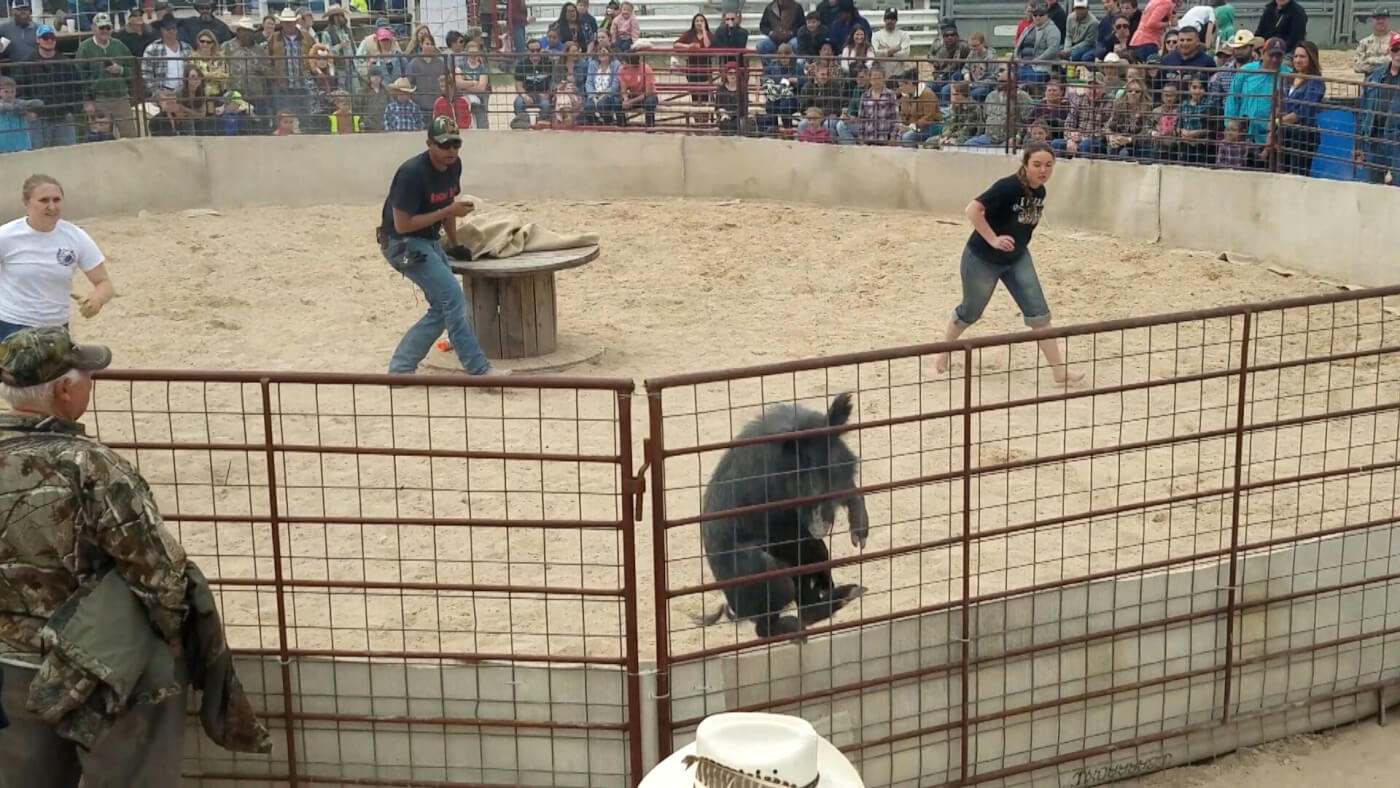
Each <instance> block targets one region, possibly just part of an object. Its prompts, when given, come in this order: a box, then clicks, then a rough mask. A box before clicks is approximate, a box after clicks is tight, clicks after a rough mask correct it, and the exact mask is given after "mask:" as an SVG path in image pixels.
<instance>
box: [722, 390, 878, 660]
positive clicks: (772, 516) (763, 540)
mask: <svg viewBox="0 0 1400 788" xmlns="http://www.w3.org/2000/svg"><path fill="white" fill-rule="evenodd" d="M850 415H851V395H850V394H849V393H843V394H840V395H838V396H837V397H836V398H835V399H834V400H832V401H831V408H830V410H828V411H827V412H826V413H824V414H823V413H818V412H816V411H813V410H809V409H807V408H802V407H799V406H796V405H779V406H776V407H773V408H770V409H768V410H767V411H765V412H764V413H763V415H761V416H759V417H758V418H757V419H755V420H754V421H752V422H750V423H749V424H748V425H747V426H745V427H744V429H743V431H742V432H740V433H739V438H740V439H743V438H756V437H760V436H763V435H778V434H782V433H789V432H799V431H803V430H812V429H820V428H822V427H827V426H832V427H835V426H839V425H841V424H845V423H846V421H847V419H849V418H850ZM859 462H860V458H859V457H857V456H856V454H855V452H853V451H851V450H850V449H849V448H848V447H847V446H846V444H845V442H844V441H842V440H841V436H840V435H834V434H828V435H816V436H810V437H804V438H797V439H788V440H783V441H769V442H765V443H754V444H749V445H745V446H737V447H733V448H730V449H729V450H728V451H726V452H725V453H724V456H722V457H721V458H720V461H719V464H718V465H716V466H715V471H714V474H713V475H711V477H710V483H709V486H708V487H707V488H706V490H705V500H704V507H703V509H704V511H705V512H706V513H710V512H721V511H725V510H727V509H735V508H740V507H747V506H754V505H756V504H764V503H771V502H774V501H783V500H791V499H794V498H807V497H810V496H814V495H822V494H825V493H833V492H838V491H841V490H854V489H855V488H856V481H855V476H856V467H857V464H858V463H859ZM838 504H839V505H841V506H844V507H845V508H846V516H847V519H848V520H849V521H850V525H851V543H852V544H854V545H856V546H858V547H864V546H865V540H866V537H867V536H868V535H869V533H870V520H869V517H868V516H867V515H866V511H865V499H864V497H862V496H861V495H858V494H856V495H851V496H850V497H847V498H838V499H832V500H827V501H822V502H819V503H816V504H807V505H799V506H792V507H785V508H779V509H769V510H766V511H760V512H752V513H747V514H737V515H734V516H732V517H727V518H724V519H719V520H707V521H705V522H703V523H702V524H701V536H702V539H703V541H704V545H705V557H706V558H707V559H708V560H709V564H710V571H711V572H712V573H714V576H715V579H716V580H719V581H721V582H722V581H725V580H731V579H734V578H739V577H743V576H745V575H753V574H758V573H760V572H767V571H771V570H774V569H787V568H791V567H795V566H804V565H808V564H819V563H823V562H825V561H827V560H829V559H830V554H829V553H828V552H827V547H826V541H825V539H826V537H827V536H828V535H830V533H831V529H832V526H833V525H834V522H835V519H836V506H837V505H838ZM864 591H865V588H864V587H861V586H856V585H843V586H839V587H835V586H834V584H833V582H832V578H831V570H830V569H829V568H827V567H821V568H818V569H815V570H813V571H811V572H808V573H805V574H799V575H788V576H784V577H774V578H769V579H767V580H759V581H756V582H753V583H747V584H741V585H735V586H729V587H726V588H725V589H724V596H725V601H726V605H725V606H724V608H722V609H721V610H719V611H717V612H715V613H713V614H712V615H710V616H708V617H706V618H703V619H699V620H700V622H701V623H703V624H706V625H708V624H713V623H715V622H716V621H718V620H719V619H720V617H721V616H724V615H728V616H729V617H730V618H735V619H743V620H749V619H751V620H753V622H754V628H755V630H756V631H757V633H758V636H759V637H768V636H770V635H780V634H784V633H791V632H799V631H801V630H802V628H803V627H805V626H809V625H811V624H813V623H814V622H817V621H821V620H823V619H825V618H828V617H830V616H831V615H833V614H834V613H835V612H836V611H837V610H840V609H841V608H842V607H844V606H845V605H846V604H847V603H848V602H850V601H851V600H852V599H855V598H856V597H858V596H860V594H862V593H864ZM792 602H796V603H797V608H798V610H797V615H796V616H793V615H784V614H783V610H784V609H785V608H786V607H787V606H788V604H790V603H792Z"/></svg>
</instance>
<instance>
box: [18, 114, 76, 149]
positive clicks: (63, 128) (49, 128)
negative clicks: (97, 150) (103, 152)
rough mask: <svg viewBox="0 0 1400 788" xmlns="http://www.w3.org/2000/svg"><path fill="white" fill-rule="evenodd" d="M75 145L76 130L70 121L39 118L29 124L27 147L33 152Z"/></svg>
mask: <svg viewBox="0 0 1400 788" xmlns="http://www.w3.org/2000/svg"><path fill="white" fill-rule="evenodd" d="M76 144H78V128H77V126H74V125H73V122H72V121H70V120H65V119H63V118H40V119H39V120H37V121H34V122H33V123H31V124H29V145H30V147H32V148H34V149H35V150H38V149H39V148H57V147H60V146H63V145H76Z"/></svg>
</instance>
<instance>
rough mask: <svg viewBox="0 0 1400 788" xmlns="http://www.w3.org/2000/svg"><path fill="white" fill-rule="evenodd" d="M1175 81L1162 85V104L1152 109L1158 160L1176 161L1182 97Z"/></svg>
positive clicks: (1154, 145) (1153, 136)
mask: <svg viewBox="0 0 1400 788" xmlns="http://www.w3.org/2000/svg"><path fill="white" fill-rule="evenodd" d="M1180 95H1181V94H1180V93H1179V92H1178V91H1177V88H1176V85H1175V84H1174V83H1171V82H1168V83H1166V84H1165V85H1163V86H1162V104H1161V106H1159V107H1157V109H1154V110H1152V131H1151V134H1150V136H1151V137H1152V147H1153V149H1154V153H1155V160H1156V161H1167V162H1170V161H1176V156H1177V153H1178V152H1179V151H1178V150H1177V141H1178V140H1179V139H1180V138H1181V131H1180V123H1181V99H1180Z"/></svg>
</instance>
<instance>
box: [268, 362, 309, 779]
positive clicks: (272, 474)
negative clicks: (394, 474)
mask: <svg viewBox="0 0 1400 788" xmlns="http://www.w3.org/2000/svg"><path fill="white" fill-rule="evenodd" d="M258 386H259V388H260V389H261V390H262V412H263V453H264V457H265V459H266V462H267V522H268V525H269V527H270V528H271V529H272V587H273V591H274V593H275V594H276V600H277V664H278V665H279V666H281V669H282V711H283V712H284V716H283V717H282V722H283V724H284V725H285V726H286V732H287V783H288V785H290V786H291V788H296V786H297V785H298V784H299V781H298V779H297V743H296V731H295V730H294V729H293V724H292V723H293V719H294V715H295V712H294V711H293V710H292V668H291V657H290V656H289V655H288V653H287V604H286V599H285V598H284V592H285V590H286V589H285V586H284V585H283V582H282V534H281V527H282V524H281V519H282V518H281V516H280V515H279V513H278V508H277V461H276V456H277V452H276V447H275V445H274V442H273V440H272V392H271V381H270V380H269V379H267V378H262V379H261V380H259V381H258ZM258 639H259V641H261V640H262V638H261V636H260V637H259V638H258Z"/></svg>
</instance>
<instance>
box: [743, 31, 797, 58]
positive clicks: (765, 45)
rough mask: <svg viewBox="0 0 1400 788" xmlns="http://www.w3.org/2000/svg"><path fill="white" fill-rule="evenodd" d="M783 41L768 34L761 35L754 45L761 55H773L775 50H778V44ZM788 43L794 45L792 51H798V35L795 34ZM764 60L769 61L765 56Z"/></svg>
mask: <svg viewBox="0 0 1400 788" xmlns="http://www.w3.org/2000/svg"><path fill="white" fill-rule="evenodd" d="M781 43H782V42H781V41H774V40H773V39H771V38H769V37H768V36H759V37H758V42H757V43H756V44H754V45H753V48H754V51H755V52H757V53H758V54H759V57H763V56H764V55H771V54H773V53H774V52H777V51H778V45H779V44H781ZM787 43H788V46H790V47H792V51H794V52H796V51H797V36H793V37H792V38H791V39H789V40H788V42H787ZM763 62H764V63H767V62H768V61H767V59H766V58H765V59H764V61H763Z"/></svg>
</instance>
